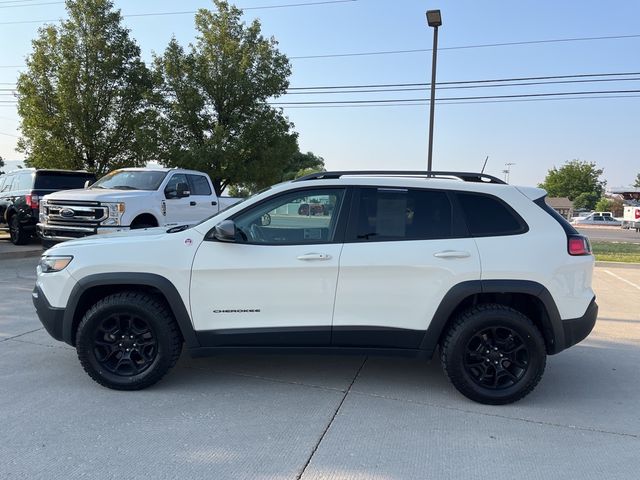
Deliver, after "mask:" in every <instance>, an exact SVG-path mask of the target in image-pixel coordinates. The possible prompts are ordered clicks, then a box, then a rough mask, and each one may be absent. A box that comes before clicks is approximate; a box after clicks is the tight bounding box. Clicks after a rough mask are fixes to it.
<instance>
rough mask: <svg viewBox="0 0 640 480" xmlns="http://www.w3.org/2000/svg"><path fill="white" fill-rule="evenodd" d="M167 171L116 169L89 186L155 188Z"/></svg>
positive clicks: (136, 188) (122, 188)
mask: <svg viewBox="0 0 640 480" xmlns="http://www.w3.org/2000/svg"><path fill="white" fill-rule="evenodd" d="M166 176H167V172H162V171H159V170H155V171H148V170H146V171H144V170H116V171H115V172H111V173H108V174H107V175H105V176H104V177H102V178H101V179H100V180H98V181H97V182H96V183H94V184H93V185H91V188H98V189H100V188H110V189H113V190H157V189H158V187H159V186H160V184H161V183H162V180H164V177H166Z"/></svg>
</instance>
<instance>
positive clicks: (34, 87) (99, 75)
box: [17, 0, 152, 175]
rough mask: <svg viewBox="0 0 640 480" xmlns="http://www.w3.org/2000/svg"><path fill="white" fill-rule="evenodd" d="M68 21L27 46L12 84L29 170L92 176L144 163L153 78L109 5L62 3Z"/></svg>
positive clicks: (99, 0)
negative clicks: (81, 171) (60, 170)
mask: <svg viewBox="0 0 640 480" xmlns="http://www.w3.org/2000/svg"><path fill="white" fill-rule="evenodd" d="M66 9H67V13H68V19H67V20H65V21H62V22H61V23H60V24H59V25H58V26H55V25H47V26H44V27H42V28H41V29H40V30H39V34H38V36H37V38H36V39H35V40H33V42H32V44H33V51H32V53H31V54H30V55H29V57H28V58H27V70H26V72H25V73H22V74H21V75H20V76H19V78H18V84H17V91H18V113H19V114H20V116H21V129H22V135H23V136H22V138H21V139H20V140H19V142H18V150H19V151H22V152H24V153H25V154H26V156H27V160H26V162H25V163H27V164H28V165H29V166H32V167H37V168H44V167H48V168H51V167H54V168H56V167H57V168H69V169H87V170H89V171H92V172H95V173H97V174H98V175H101V174H104V173H106V172H107V171H109V170H111V169H113V168H117V167H121V166H138V165H144V164H145V163H146V161H147V160H148V159H149V158H148V157H149V152H148V150H147V149H148V147H149V144H148V143H147V141H146V139H147V133H148V130H149V129H150V127H149V126H150V125H151V122H150V121H149V120H150V117H149V116H150V109H149V108H148V105H147V104H148V98H149V93H150V92H151V88H152V78H151V74H150V72H149V71H148V69H147V68H146V66H145V64H144V62H142V60H141V59H140V48H139V47H138V46H137V44H136V43H135V42H134V41H133V40H132V39H131V38H130V36H129V31H128V30H127V29H126V28H125V27H124V26H123V25H122V16H121V14H120V11H119V10H115V9H114V6H113V2H112V1H111V0H67V1H66Z"/></svg>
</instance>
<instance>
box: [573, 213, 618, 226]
mask: <svg viewBox="0 0 640 480" xmlns="http://www.w3.org/2000/svg"><path fill="white" fill-rule="evenodd" d="M571 223H573V224H574V225H607V226H610V227H619V226H621V225H622V222H621V221H620V220H618V219H617V218H615V217H614V216H613V215H612V214H611V212H593V213H590V214H589V215H586V216H584V217H576V218H574V219H573V220H572V222H571Z"/></svg>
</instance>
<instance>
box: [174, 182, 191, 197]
mask: <svg viewBox="0 0 640 480" xmlns="http://www.w3.org/2000/svg"><path fill="white" fill-rule="evenodd" d="M189 195H191V192H190V191H189V185H187V184H186V183H184V182H180V183H178V185H176V197H178V198H184V197H188V196H189Z"/></svg>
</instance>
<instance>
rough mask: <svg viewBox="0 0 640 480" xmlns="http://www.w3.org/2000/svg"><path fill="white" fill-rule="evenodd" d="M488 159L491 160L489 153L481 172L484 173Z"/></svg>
mask: <svg viewBox="0 0 640 480" xmlns="http://www.w3.org/2000/svg"><path fill="white" fill-rule="evenodd" d="M488 160H489V155H487V158H485V159H484V165H482V170H480V173H484V169H485V167H486V166H487V161H488Z"/></svg>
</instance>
